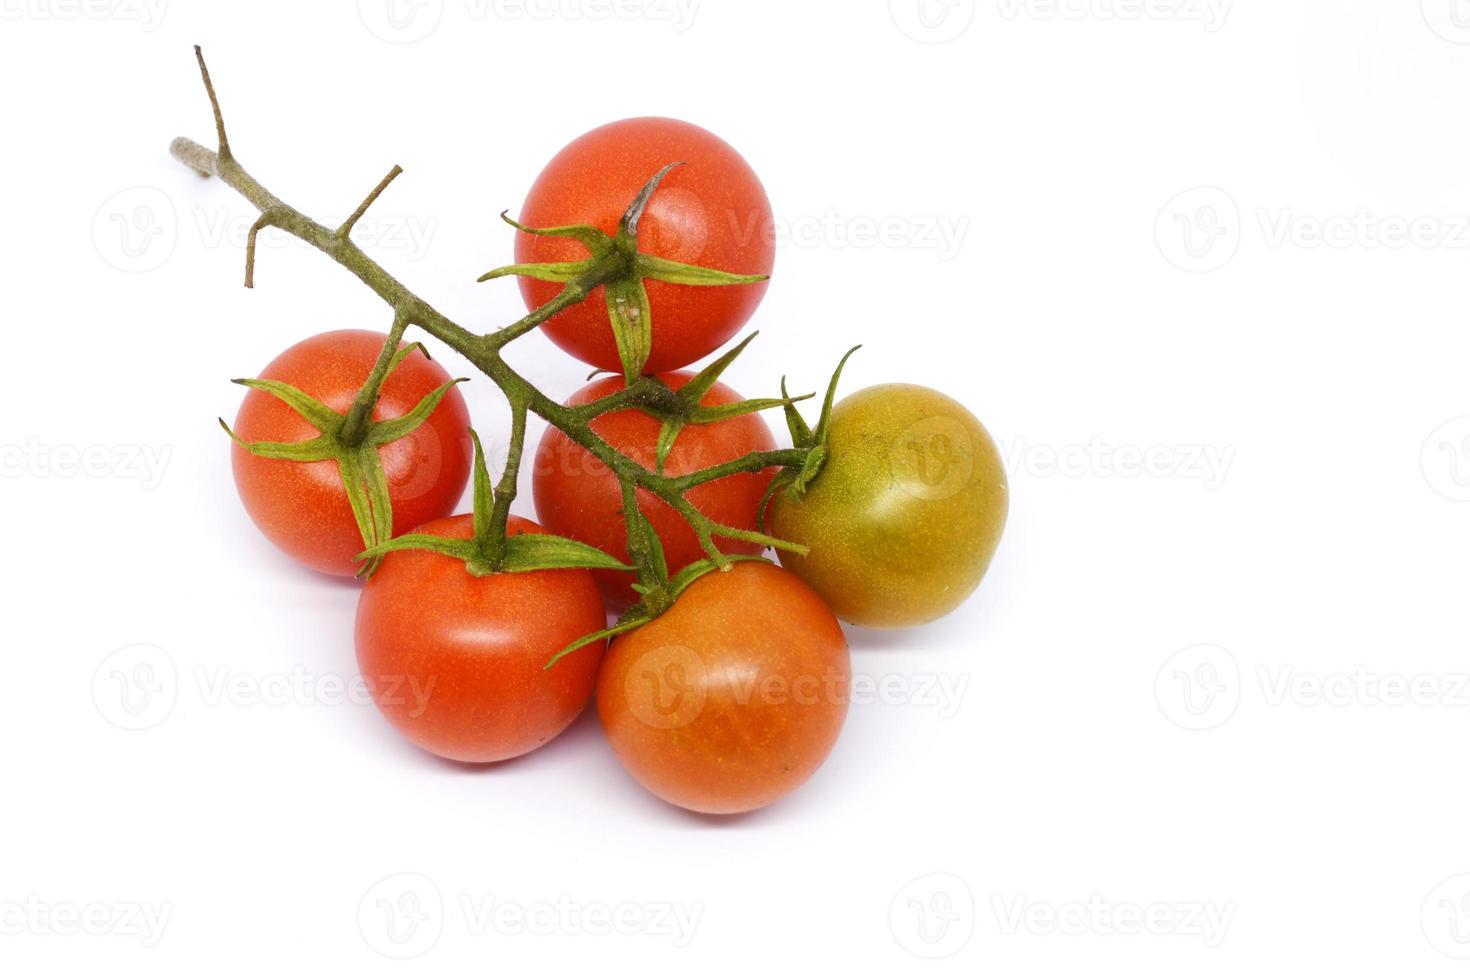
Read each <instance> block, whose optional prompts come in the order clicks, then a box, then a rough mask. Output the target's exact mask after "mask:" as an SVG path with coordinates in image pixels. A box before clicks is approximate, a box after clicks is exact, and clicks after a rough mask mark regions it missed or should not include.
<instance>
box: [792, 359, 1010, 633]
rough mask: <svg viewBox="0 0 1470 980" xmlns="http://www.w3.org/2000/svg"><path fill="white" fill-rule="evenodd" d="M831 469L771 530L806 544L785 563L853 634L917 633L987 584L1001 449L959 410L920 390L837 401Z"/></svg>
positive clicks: (1002, 501)
mask: <svg viewBox="0 0 1470 980" xmlns="http://www.w3.org/2000/svg"><path fill="white" fill-rule="evenodd" d="M827 447H828V457H827V462H826V465H824V466H823V467H822V470H821V472H820V473H819V474H818V475H817V477H816V478H815V479H814V480H813V481H812V482H811V484H810V485H809V486H808V487H807V490H806V492H805V493H804V494H802V495H801V496H800V497H799V498H798V497H795V496H793V491H792V490H790V489H783V490H781V491H778V492H777V493H776V495H775V497H774V498H773V499H772V500H771V504H770V510H769V514H768V517H769V522H770V527H771V530H772V532H773V533H774V534H775V535H776V536H777V537H779V538H782V539H784V540H787V541H795V542H798V543H800V544H804V545H806V546H808V547H809V548H810V549H811V551H810V554H808V555H806V556H805V557H803V556H801V555H797V554H794V553H790V552H782V553H781V564H782V565H784V566H786V567H787V568H788V569H790V570H791V571H793V572H795V573H796V574H797V575H798V576H799V577H800V578H802V579H803V580H804V581H805V582H806V583H807V584H808V585H810V586H811V587H812V588H813V589H815V590H816V591H817V593H818V594H819V595H821V597H822V598H823V599H824V600H826V602H827V604H828V606H830V607H831V609H832V611H833V612H834V613H835V614H836V615H837V617H838V618H839V619H842V620H845V621H846V622H849V623H853V624H856V625H858V626H876V627H893V626H916V625H918V624H921V623H927V622H930V621H931V620H935V619H938V618H939V617H940V616H943V615H944V614H945V613H948V612H950V611H951V610H953V609H954V608H955V607H956V606H958V605H959V604H960V603H961V602H963V601H964V600H965V599H966V597H968V596H969V595H970V593H972V592H974V591H975V587H976V586H978V585H979V584H980V579H981V578H982V577H984V575H985V570H986V569H987V568H988V567H989V566H990V559H991V558H992V557H993V556H994V555H995V549H996V546H997V545H999V544H1000V537H1001V532H1002V531H1003V530H1004V528H1005V522H1006V510H1007V506H1008V500H1009V493H1008V489H1007V484H1006V475H1005V467H1004V465H1003V463H1002V461H1001V456H1000V451H999V450H998V449H996V446H995V442H994V440H992V439H991V438H990V434H989V433H988V432H986V431H985V427H984V426H982V425H981V424H980V422H979V420H978V419H976V418H975V416H973V415H971V414H970V412H969V411H968V410H967V409H966V408H965V407H964V406H963V405H961V404H960V403H959V402H957V401H955V400H954V399H952V398H950V397H948V396H947V395H943V394H941V393H940V392H937V391H934V390H933V389H930V388H924V387H921V386H919V385H908V384H887V385H876V386H874V387H872V388H865V389H863V390H862V391H858V392H855V393H854V394H851V395H849V396H848V397H846V398H844V399H843V400H842V401H840V402H838V403H837V405H836V406H835V407H834V408H833V411H832V420H831V428H830V430H829V432H828V443H827Z"/></svg>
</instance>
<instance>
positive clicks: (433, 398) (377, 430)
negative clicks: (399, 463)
mask: <svg viewBox="0 0 1470 980" xmlns="http://www.w3.org/2000/svg"><path fill="white" fill-rule="evenodd" d="M468 380H470V379H469V378H455V379H454V380H453V381H446V382H444V383H443V384H442V385H440V386H439V387H437V388H435V389H434V390H433V391H431V392H429V393H428V394H427V395H425V396H424V397H423V398H422V399H420V400H419V403H418V404H417V405H415V406H414V407H413V410H412V411H410V412H408V413H407V414H405V415H400V416H399V417H398V418H396V419H384V420H383V421H381V422H374V423H373V424H372V426H371V427H370V428H369V429H368V437H367V444H368V445H370V446H386V445H387V444H388V443H390V442H397V441H398V440H399V439H402V438H403V437H404V436H406V435H408V434H409V433H411V432H413V431H414V430H415V429H417V428H418V427H419V426H421V425H423V424H424V423H425V422H427V421H429V416H431V415H433V414H434V409H436V408H438V407H439V403H440V402H441V401H443V400H444V396H445V395H447V394H449V389H450V388H453V387H454V386H455V385H458V384H464V383H465V382H466V381H468Z"/></svg>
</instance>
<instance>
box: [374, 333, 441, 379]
mask: <svg viewBox="0 0 1470 980" xmlns="http://www.w3.org/2000/svg"><path fill="white" fill-rule="evenodd" d="M415 351H417V352H418V353H420V354H422V355H424V360H426V361H432V360H433V359H434V355H432V354H430V353H429V348H427V347H425V346H424V345H423V344H421V343H420V342H418V341H417V340H415V341H414V342H413V343H411V344H404V345H403V346H402V347H400V348H398V349H397V350H396V351H394V352H393V356H392V357H390V358H389V359H388V371H387V373H386V374H385V377H392V375H393V372H394V371H397V370H398V366H399V365H400V364H402V363H403V362H404V361H406V360H408V357H409V355H410V354H412V353H414V352H415Z"/></svg>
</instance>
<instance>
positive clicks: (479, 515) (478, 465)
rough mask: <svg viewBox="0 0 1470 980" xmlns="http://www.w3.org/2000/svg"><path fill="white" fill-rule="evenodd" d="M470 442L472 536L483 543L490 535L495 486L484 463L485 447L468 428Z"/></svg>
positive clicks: (477, 436)
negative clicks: (473, 449) (473, 458)
mask: <svg viewBox="0 0 1470 980" xmlns="http://www.w3.org/2000/svg"><path fill="white" fill-rule="evenodd" d="M470 442H471V443H472V444H473V445H474V447H475V460H474V469H473V470H472V472H473V474H474V482H473V486H474V491H473V493H472V495H471V499H472V500H473V501H474V535H475V540H476V541H484V540H485V539H486V538H487V536H488V535H489V534H490V519H491V516H492V515H493V514H494V511H495V485H494V484H492V483H491V482H490V467H489V466H488V465H486V463H485V447H484V446H483V445H481V444H480V434H479V433H478V432H476V431H475V428H474V426H470Z"/></svg>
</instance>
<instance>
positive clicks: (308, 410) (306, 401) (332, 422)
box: [234, 378, 342, 433]
mask: <svg viewBox="0 0 1470 980" xmlns="http://www.w3.org/2000/svg"><path fill="white" fill-rule="evenodd" d="M234 383H235V384H237V385H244V386H245V387H246V388H253V389H255V390H256V391H263V392H265V393H266V394H268V395H274V396H275V397H276V398H279V399H280V400H281V401H283V402H285V403H286V404H287V405H289V406H291V408H292V410H294V411H295V412H296V414H297V415H300V416H301V417H302V418H304V419H306V421H308V422H310V423H311V424H312V425H313V426H315V427H316V429H317V431H319V432H323V433H333V432H336V431H337V429H338V427H340V426H341V424H342V415H341V414H340V413H338V412H334V411H332V410H331V409H330V408H328V407H327V406H325V405H323V404H322V403H321V402H319V401H317V400H316V399H315V398H313V397H311V396H310V395H308V394H307V393H306V392H304V391H302V390H301V389H300V388H297V387H295V386H294V385H288V384H286V382H284V381H266V380H264V379H261V378H235V379H234Z"/></svg>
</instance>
